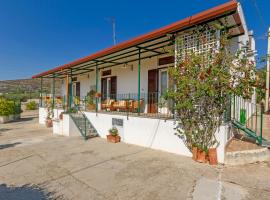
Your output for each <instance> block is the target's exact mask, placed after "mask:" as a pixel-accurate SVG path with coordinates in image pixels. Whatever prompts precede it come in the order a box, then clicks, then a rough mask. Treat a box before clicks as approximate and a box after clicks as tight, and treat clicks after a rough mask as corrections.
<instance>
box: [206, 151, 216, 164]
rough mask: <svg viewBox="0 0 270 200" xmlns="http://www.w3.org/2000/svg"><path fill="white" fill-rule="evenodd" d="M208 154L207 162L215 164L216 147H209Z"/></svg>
mask: <svg viewBox="0 0 270 200" xmlns="http://www.w3.org/2000/svg"><path fill="white" fill-rule="evenodd" d="M208 156H209V164H210V165H217V164H218V160H217V149H216V148H210V149H209V150H208Z"/></svg>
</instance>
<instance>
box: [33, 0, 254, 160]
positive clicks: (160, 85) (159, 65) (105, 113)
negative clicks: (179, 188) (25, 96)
mask: <svg viewBox="0 0 270 200" xmlns="http://www.w3.org/2000/svg"><path fill="white" fill-rule="evenodd" d="M217 23H218V24H220V25H221V26H224V25H226V27H227V28H229V30H230V35H231V50H232V51H236V50H238V49H240V48H241V46H243V45H246V44H247V42H248V44H249V45H250V46H249V48H250V50H252V51H253V50H254V49H255V43H254V39H253V37H252V35H251V34H249V32H248V29H247V27H246V22H245V18H244V14H243V11H242V8H241V5H240V3H238V2H237V1H229V2H227V3H225V4H222V5H219V6H217V7H214V8H211V9H209V10H206V11H203V12H201V13H198V14H195V15H192V16H190V17H187V18H185V19H183V20H180V21H177V22H175V23H173V24H170V25H168V26H165V27H162V28H160V29H157V30H154V31H152V32H150V33H147V34H144V35H141V36H139V37H136V38H133V39H131V40H128V41H125V42H123V43H120V44H117V45H115V46H112V47H110V48H107V49H104V50H102V51H99V52H96V53H94V54H91V55H89V56H87V57H84V58H81V59H78V60H75V61H73V62H71V63H68V64H65V65H62V66H59V67H56V68H54V69H51V70H48V71H45V72H42V73H40V74H37V75H35V76H33V78H40V79H41V82H42V79H45V78H51V79H62V97H61V99H62V100H59V98H58V99H57V98H56V97H55V98H54V99H55V100H54V103H55V104H56V107H57V106H58V107H59V109H56V110H55V111H54V112H55V115H54V116H55V118H58V116H59V114H60V112H61V111H59V110H61V109H62V108H61V107H63V106H65V108H67V107H72V106H74V105H78V106H79V107H80V110H81V111H82V112H83V113H84V114H83V117H84V118H87V121H89V123H90V124H91V126H92V127H93V128H94V129H95V130H96V131H97V133H98V134H99V136H100V137H106V135H107V134H108V129H109V128H111V127H112V126H117V127H118V129H119V132H120V136H121V138H122V141H123V142H126V143H131V144H136V145H141V146H145V147H150V148H154V149H159V150H164V151H168V152H172V153H176V154H181V155H186V156H191V153H190V151H189V150H188V149H187V147H186V146H185V145H184V142H183V141H182V140H181V138H179V137H178V136H176V135H175V129H174V128H175V121H174V113H173V109H172V105H173V103H172V102H163V98H162V95H163V94H164V92H166V90H167V89H168V88H169V87H173V84H172V83H171V82H170V79H169V75H168V68H169V67H174V66H175V56H174V55H178V52H179V50H180V49H184V50H187V49H192V50H193V51H196V52H201V51H206V50H209V49H210V48H214V47H215V46H217V45H218V44H219V36H220V31H219V30H217V31H216V32H215V33H210V32H209V31H207V30H206V31H205V33H204V34H205V40H204V41H203V42H199V43H198V41H196V37H194V35H193V33H192V30H194V27H195V26H199V25H202V26H209V27H213V26H214V24H217ZM178 38H182V41H184V42H183V44H182V45H180V46H179V45H177V43H176V42H175V41H176V40H177V39H178ZM89 92H90V93H92V94H95V93H96V92H97V93H100V97H98V98H96V97H93V98H90V99H89V97H88V98H85V97H86V96H87V93H89ZM53 96H54V95H53ZM42 99H43V100H42V102H41V107H40V123H44V121H45V117H44V116H45V115H46V114H45V113H46V110H45V109H44V108H43V107H42V106H43V103H44V97H42ZM92 100H93V101H92ZM87 123H88V122H87ZM75 125H76V119H75V118H74V117H71V116H69V115H64V119H63V121H61V123H54V132H56V133H59V134H64V135H71V134H75V132H79V129H77V127H76V126H75ZM219 132H220V134H218V139H219V141H220V145H219V147H218V160H219V162H221V163H222V162H224V149H225V145H226V142H227V141H228V139H229V138H230V131H229V127H228V126H227V125H226V123H224V125H223V126H222V127H221V128H220V130H219Z"/></svg>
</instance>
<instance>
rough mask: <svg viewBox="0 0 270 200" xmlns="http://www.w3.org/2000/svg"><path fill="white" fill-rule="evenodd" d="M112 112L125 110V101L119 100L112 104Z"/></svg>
mask: <svg viewBox="0 0 270 200" xmlns="http://www.w3.org/2000/svg"><path fill="white" fill-rule="evenodd" d="M112 107H113V110H122V111H123V110H126V109H127V101H125V100H119V101H116V102H114V103H113V105H112Z"/></svg>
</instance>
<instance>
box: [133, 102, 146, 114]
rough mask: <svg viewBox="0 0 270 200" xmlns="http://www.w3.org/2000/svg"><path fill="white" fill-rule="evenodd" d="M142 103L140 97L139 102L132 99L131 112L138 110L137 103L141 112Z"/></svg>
mask: <svg viewBox="0 0 270 200" xmlns="http://www.w3.org/2000/svg"><path fill="white" fill-rule="evenodd" d="M143 104H144V100H143V99H140V102H139V101H138V100H137V101H134V103H133V112H137V111H138V109H139V105H140V112H142V108H143Z"/></svg>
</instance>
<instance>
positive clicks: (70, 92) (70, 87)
mask: <svg viewBox="0 0 270 200" xmlns="http://www.w3.org/2000/svg"><path fill="white" fill-rule="evenodd" d="M72 93H73V92H72V69H70V83H69V108H71V106H72V103H73V94H72Z"/></svg>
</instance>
